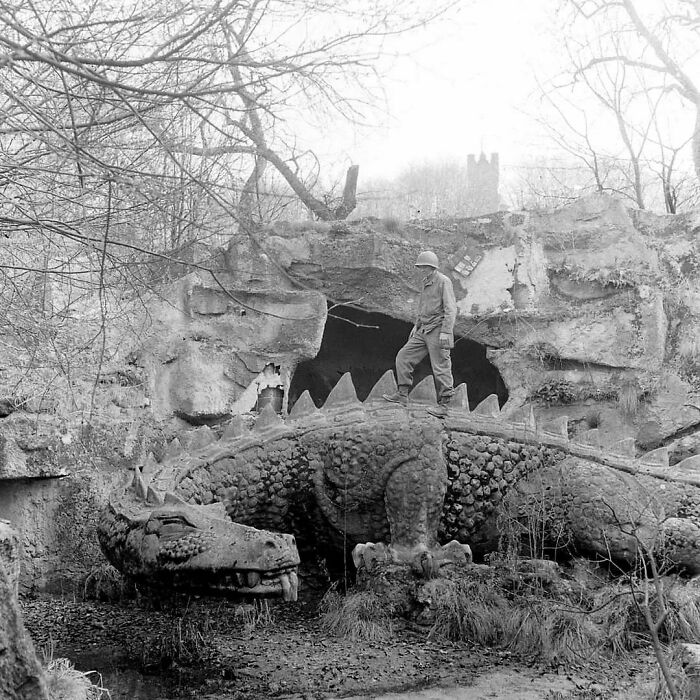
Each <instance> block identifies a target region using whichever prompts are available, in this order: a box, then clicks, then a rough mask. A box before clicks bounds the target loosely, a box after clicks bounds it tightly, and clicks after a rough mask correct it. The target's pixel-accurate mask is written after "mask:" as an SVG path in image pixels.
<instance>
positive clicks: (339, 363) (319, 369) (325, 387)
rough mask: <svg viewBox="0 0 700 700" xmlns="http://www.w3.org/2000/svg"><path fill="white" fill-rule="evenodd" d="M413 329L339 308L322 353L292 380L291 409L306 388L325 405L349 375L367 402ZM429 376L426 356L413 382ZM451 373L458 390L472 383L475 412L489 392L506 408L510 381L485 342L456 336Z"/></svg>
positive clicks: (471, 403)
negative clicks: (488, 356) (488, 353)
mask: <svg viewBox="0 0 700 700" xmlns="http://www.w3.org/2000/svg"><path fill="white" fill-rule="evenodd" d="M410 330H411V324H410V323H407V322H406V321H398V320H397V319H395V318H391V316H387V315H385V314H381V313H370V312H368V311H361V310H359V309H353V308H349V307H346V306H340V307H339V306H334V307H333V311H332V314H329V316H328V319H327V320H326V327H325V330H324V332H323V340H322V341H321V349H320V350H319V353H318V355H317V356H316V357H315V358H313V359H312V360H307V361H306V362H301V363H300V364H299V366H298V367H297V369H296V372H295V373H294V376H293V377H292V382H291V385H290V387H289V406H290V408H291V406H292V405H293V404H294V402H295V401H296V400H297V399H298V398H299V396H301V394H302V393H303V392H304V390H306V389H308V390H309V393H310V394H311V398H312V399H313V400H314V403H315V404H316V405H317V406H321V405H322V404H323V403H324V402H325V400H326V398H327V397H328V394H329V393H330V391H331V389H332V388H333V387H334V386H335V385H336V383H337V382H338V380H339V379H340V377H341V376H342V375H343V374H345V372H350V373H351V374H352V378H353V382H354V384H355V389H356V391H357V397H358V398H359V399H360V401H364V399H365V398H367V395H368V394H369V392H370V391H371V389H372V387H373V386H374V384H375V383H376V382H377V381H378V380H379V378H380V377H381V376H382V375H383V374H384V372H386V371H387V370H388V369H393V368H394V360H395V358H396V353H397V352H398V351H399V350H400V349H401V347H402V346H403V344H404V343H405V342H406V339H407V338H408V334H409V332H410ZM429 374H430V362H429V360H428V358H427V357H426V358H425V360H423V361H422V362H421V363H420V364H419V365H418V367H416V371H415V375H414V384H417V383H418V382H419V381H421V379H423V378H425V377H426V376H428V375H429ZM452 375H453V376H454V382H455V386H457V385H458V384H461V383H462V382H464V383H465V384H466V385H467V387H468V392H469V407H470V408H474V407H475V406H476V405H477V404H478V403H479V402H481V401H482V400H483V399H485V398H486V397H487V396H488V395H489V394H496V395H497V396H498V401H499V404H500V405H501V406H502V405H503V404H504V403H505V402H506V400H507V399H508V390H507V389H506V386H505V383H504V382H503V379H502V378H501V375H500V373H499V371H498V370H497V369H496V367H494V366H493V365H492V364H491V363H490V362H489V361H488V360H487V359H486V347H485V346H484V345H481V344H480V343H477V342H475V341H473V340H469V339H468V338H464V337H460V336H455V347H454V349H453V350H452Z"/></svg>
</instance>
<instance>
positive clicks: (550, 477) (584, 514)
mask: <svg viewBox="0 0 700 700" xmlns="http://www.w3.org/2000/svg"><path fill="white" fill-rule="evenodd" d="M395 386H396V385H395V381H394V377H393V374H392V372H387V373H386V374H385V375H384V376H383V377H382V378H381V379H380V380H379V382H378V383H377V384H376V385H375V386H374V388H373V389H372V391H371V392H370V393H369V395H368V397H367V399H366V400H365V401H364V402H360V401H359V400H358V399H357V395H356V391H355V388H354V386H353V383H352V379H351V377H350V375H349V374H346V375H344V376H343V377H342V378H341V379H340V381H339V382H338V384H337V385H336V386H335V388H334V389H333V390H332V391H331V393H330V395H329V396H328V399H327V400H326V402H325V404H324V406H323V407H322V408H321V409H318V408H317V407H316V406H315V405H314V403H313V401H312V399H311V397H310V395H309V394H308V392H305V393H304V394H303V395H302V396H301V397H300V398H299V400H298V401H297V402H296V403H295V405H294V406H293V408H292V410H291V412H290V414H289V416H288V418H287V419H286V420H282V419H281V418H280V417H279V416H278V415H277V414H275V413H274V412H273V411H272V410H271V409H269V408H266V409H265V410H264V411H263V412H262V413H261V414H260V416H259V417H258V419H257V422H256V424H255V426H254V427H253V428H252V429H251V430H249V429H248V428H246V427H245V425H244V424H243V422H242V420H241V419H240V418H236V419H234V420H233V421H231V423H230V424H229V425H228V426H227V427H226V429H225V430H224V432H223V434H222V435H221V437H220V438H218V439H217V438H216V436H215V435H214V433H213V432H211V431H209V429H208V428H199V429H198V431H200V432H202V431H203V432H204V433H206V435H207V437H206V439H205V440H204V441H205V442H208V443H209V444H206V445H203V446H201V447H199V448H198V449H187V450H183V449H182V448H181V445H180V444H179V441H178V440H175V441H173V444H172V445H171V447H170V449H169V453H168V454H167V456H166V457H165V458H164V459H163V460H162V461H161V463H160V464H156V463H155V462H154V461H153V460H150V461H149V464H148V465H146V467H144V470H143V474H142V475H140V476H137V478H139V479H140V478H143V479H144V480H145V481H147V482H148V484H145V483H144V484H142V485H141V486H140V488H141V490H142V491H143V492H144V493H145V492H147V491H148V489H150V490H151V491H153V493H154V494H155V493H157V492H169V493H170V494H173V496H171V498H172V497H176V498H178V499H180V501H182V503H183V504H184V503H192V504H200V506H205V507H207V508H209V507H212V505H211V504H213V507H215V508H225V510H226V513H227V514H228V516H229V518H230V519H231V520H232V521H235V522H236V523H241V524H245V525H247V526H251V527H256V528H265V529H270V530H273V531H279V532H292V533H294V535H295V537H296V541H297V543H298V546H299V550H300V551H301V553H302V559H303V558H304V556H306V555H308V554H309V553H310V552H312V551H314V550H316V551H319V550H325V551H328V548H333V547H335V548H336V549H342V548H345V550H346V551H347V549H348V548H350V547H354V551H353V558H354V561H355V564H356V565H357V566H358V567H365V568H366V569H368V570H371V569H372V568H374V567H376V566H377V565H381V564H382V563H383V562H395V563H401V564H405V565H408V566H411V567H412V568H413V569H414V570H417V571H418V573H420V572H421V571H423V572H425V573H427V574H429V575H435V573H436V572H437V571H439V569H440V567H442V566H443V565H448V564H453V565H462V564H465V563H467V562H469V561H470V560H471V552H470V547H469V545H471V546H472V547H474V548H476V549H477V550H480V551H481V552H487V551H489V548H490V547H493V546H494V543H495V539H496V538H497V537H498V529H499V521H498V513H499V512H501V513H502V512H503V511H504V508H506V507H507V508H508V509H509V512H511V513H514V516H513V517H515V518H516V519H520V520H522V519H527V518H530V519H533V518H536V519H537V523H536V527H537V530H538V531H541V532H543V533H545V535H546V538H548V539H549V540H550V541H551V544H552V546H553V547H558V548H560V549H561V548H562V547H566V548H568V549H569V550H570V551H578V552H581V553H589V554H590V553H592V554H594V555H597V556H598V557H605V558H607V559H609V560H612V561H617V562H627V563H634V561H635V560H636V558H637V557H638V556H639V553H640V552H647V553H648V552H651V551H659V552H663V554H664V556H666V557H667V558H668V560H669V561H670V562H672V563H673V564H675V565H676V566H677V567H678V568H681V569H684V570H686V571H687V572H688V573H691V574H697V573H700V456H697V457H691V458H689V459H686V460H684V461H683V462H681V463H679V464H676V465H674V466H669V462H668V452H667V451H666V450H665V449H664V448H661V449H657V450H654V451H653V452H649V453H647V454H644V455H642V456H639V457H637V456H635V454H634V453H635V450H634V442H633V441H632V440H623V441H620V442H619V443H618V444H616V445H607V446H604V445H601V444H600V437H599V433H598V431H596V430H592V431H588V432H587V433H584V434H580V435H577V436H575V438H573V439H570V438H569V436H568V431H567V420H566V419H565V418H562V419H561V420H558V421H556V422H554V423H552V424H544V425H537V424H536V423H535V421H534V418H533V416H532V414H531V415H530V417H529V418H527V419H526V420H523V421H521V422H514V421H512V420H508V419H506V418H505V417H504V416H503V415H502V414H501V411H500V409H499V404H498V399H497V397H496V396H495V395H491V396H489V397H488V398H486V399H485V400H484V401H482V402H481V403H480V404H479V405H478V406H476V407H475V408H474V410H472V411H471V412H470V411H469V409H468V397H467V388H466V386H465V385H461V386H459V387H458V388H457V390H456V393H455V397H454V399H453V401H452V405H451V406H450V409H449V411H448V415H447V416H446V417H445V418H444V419H437V418H434V417H432V416H431V415H430V414H428V412H427V411H426V409H427V408H428V407H429V406H430V405H434V404H435V390H434V386H433V382H432V378H431V377H428V378H427V379H425V380H424V381H422V382H421V383H420V384H419V385H418V386H416V387H415V388H414V389H413V391H412V392H411V394H410V397H409V404H408V407H402V406H397V405H394V404H388V403H387V402H385V401H383V400H382V398H381V397H382V395H383V394H384V393H387V392H391V391H392V390H394V389H395ZM195 432H196V431H195ZM153 498H156V497H155V496H154V497H153ZM181 507H184V506H181ZM138 517H141V518H142V519H143V518H145V517H146V516H145V515H141V516H138ZM114 522H115V519H114V516H112V520H111V521H110V520H109V518H107V519H106V520H105V522H104V524H103V527H102V529H103V531H104V533H105V534H104V535H103V537H102V541H103V547H104V548H105V551H106V552H107V554H108V556H109V557H110V559H111V560H112V561H113V562H116V565H117V566H119V563H118V562H119V557H118V556H115V555H114V553H113V552H112V553H111V554H110V548H113V543H114V539H111V540H110V539H109V532H110V528H114V526H115V525H114ZM374 542H377V543H378V544H373V543H374ZM139 546H140V545H139Z"/></svg>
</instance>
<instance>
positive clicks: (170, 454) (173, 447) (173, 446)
mask: <svg viewBox="0 0 700 700" xmlns="http://www.w3.org/2000/svg"><path fill="white" fill-rule="evenodd" d="M181 454H182V443H181V442H180V440H179V439H178V438H173V439H172V440H171V441H170V444H169V445H168V446H167V447H166V448H165V454H164V455H163V459H164V460H165V459H175V458H177V457H179V456H180V455H181Z"/></svg>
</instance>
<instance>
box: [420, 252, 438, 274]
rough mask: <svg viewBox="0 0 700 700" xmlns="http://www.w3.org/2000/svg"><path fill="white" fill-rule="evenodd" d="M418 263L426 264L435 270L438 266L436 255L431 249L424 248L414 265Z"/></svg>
mask: <svg viewBox="0 0 700 700" xmlns="http://www.w3.org/2000/svg"><path fill="white" fill-rule="evenodd" d="M419 265H428V266H430V267H434V268H435V269H436V270H437V268H438V257H437V255H435V253H433V251H432V250H424V251H423V252H422V253H421V254H420V255H419V256H418V258H417V260H416V265H415V266H416V267H418V266H419Z"/></svg>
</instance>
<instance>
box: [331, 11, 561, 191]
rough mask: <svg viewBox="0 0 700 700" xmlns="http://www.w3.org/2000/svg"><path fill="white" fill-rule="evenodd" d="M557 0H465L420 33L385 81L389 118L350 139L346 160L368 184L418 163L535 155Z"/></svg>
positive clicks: (551, 66)
mask: <svg viewBox="0 0 700 700" xmlns="http://www.w3.org/2000/svg"><path fill="white" fill-rule="evenodd" d="M553 7H554V2H553V0H528V1H527V2H525V1H524V0H497V1H495V2H492V1H489V0H473V1H472V2H468V1H465V2H464V3H462V6H461V7H460V9H459V10H458V12H457V13H456V15H453V16H452V17H453V18H452V19H451V21H450V22H449V23H447V24H444V23H442V24H440V23H438V24H437V25H435V26H434V27H429V28H427V29H425V30H421V31H420V32H418V33H417V34H416V35H414V36H413V37H411V38H410V39H404V40H402V41H404V42H406V43H404V45H403V47H402V48H403V49H406V48H407V47H408V46H409V45H410V46H411V47H413V46H415V47H416V48H415V49H414V50H412V51H411V56H410V57H406V58H402V59H400V60H399V61H398V62H397V64H396V66H395V69H394V70H393V71H392V73H391V74H390V75H388V76H387V77H386V81H385V87H386V91H387V101H388V109H389V112H390V114H388V115H387V116H386V117H385V118H384V119H383V123H381V124H377V127H378V128H377V129H376V130H374V131H373V132H369V133H368V132H362V133H360V134H359V135H357V134H356V135H349V138H348V140H347V146H346V147H345V149H344V150H345V154H346V155H347V157H348V159H349V160H351V161H352V162H355V163H359V164H360V166H361V168H362V172H363V174H364V177H365V178H368V177H374V176H382V175H388V176H391V175H393V174H395V173H396V172H397V171H398V170H400V169H401V167H402V166H404V165H406V164H407V163H410V162H415V161H421V160H441V159H443V158H453V157H461V156H463V157H464V158H465V160H466V155H467V154H468V153H478V152H479V151H480V150H481V149H482V147H483V150H484V151H485V152H486V153H487V154H489V153H491V152H496V151H497V152H499V153H500V154H501V161H502V163H503V164H504V165H509V164H514V163H518V162H521V161H522V160H523V159H525V160H527V159H528V158H529V157H532V156H535V155H537V152H538V151H539V150H541V148H542V144H543V140H542V138H541V137H540V136H538V134H539V133H540V132H539V127H537V125H536V124H535V123H534V120H533V119H532V117H531V115H532V114H533V112H534V111H536V109H537V100H536V97H535V94H536V91H537V82H536V78H535V76H536V75H539V77H540V78H541V79H542V78H544V79H546V78H549V77H552V75H553V74H554V73H555V72H556V63H557V60H556V59H557V56H556V50H555V47H556V38H555V37H554V36H553V31H554V20H553Z"/></svg>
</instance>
